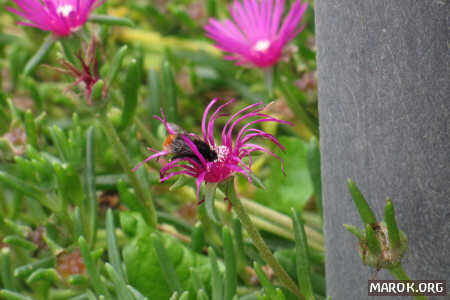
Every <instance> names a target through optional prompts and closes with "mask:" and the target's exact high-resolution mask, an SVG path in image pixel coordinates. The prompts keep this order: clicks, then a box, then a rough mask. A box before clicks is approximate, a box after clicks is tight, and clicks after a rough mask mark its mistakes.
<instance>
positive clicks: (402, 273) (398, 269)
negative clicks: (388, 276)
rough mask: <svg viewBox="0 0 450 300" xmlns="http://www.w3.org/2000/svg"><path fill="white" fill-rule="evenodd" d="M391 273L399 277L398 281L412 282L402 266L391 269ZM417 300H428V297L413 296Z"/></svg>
mask: <svg viewBox="0 0 450 300" xmlns="http://www.w3.org/2000/svg"><path fill="white" fill-rule="evenodd" d="M389 271H390V272H391V273H392V274H393V275H394V276H395V277H397V279H398V280H404V281H411V278H409V276H408V274H406V271H405V269H403V267H402V265H398V266H397V267H393V268H390V269H389ZM412 296H413V297H414V299H416V300H428V297H426V296H422V295H412Z"/></svg>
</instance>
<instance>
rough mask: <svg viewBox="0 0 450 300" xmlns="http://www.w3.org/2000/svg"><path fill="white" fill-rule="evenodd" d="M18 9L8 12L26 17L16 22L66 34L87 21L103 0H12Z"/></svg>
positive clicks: (59, 34)
mask: <svg viewBox="0 0 450 300" xmlns="http://www.w3.org/2000/svg"><path fill="white" fill-rule="evenodd" d="M12 1H13V2H14V3H16V5H17V6H18V7H19V9H15V8H13V7H6V9H7V10H9V11H10V12H12V13H14V14H16V15H18V16H21V17H22V18H25V19H27V20H28V21H22V22H19V23H18V24H21V25H25V26H31V27H36V28H39V29H42V30H44V31H51V32H52V33H53V34H55V35H56V36H61V37H63V36H68V35H70V34H71V33H72V32H74V31H76V30H77V29H79V28H80V27H81V26H83V24H84V23H85V22H86V21H87V18H88V17H89V14H90V13H91V12H92V11H93V10H94V9H96V8H97V7H99V6H100V5H102V4H103V2H104V0H42V1H41V0H12Z"/></svg>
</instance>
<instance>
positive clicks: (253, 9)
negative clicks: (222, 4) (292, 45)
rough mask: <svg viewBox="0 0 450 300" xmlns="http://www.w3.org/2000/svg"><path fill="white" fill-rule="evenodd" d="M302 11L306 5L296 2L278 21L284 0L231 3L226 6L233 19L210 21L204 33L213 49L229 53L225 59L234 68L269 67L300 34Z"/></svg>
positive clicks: (251, 0)
mask: <svg viewBox="0 0 450 300" xmlns="http://www.w3.org/2000/svg"><path fill="white" fill-rule="evenodd" d="M306 8H307V3H303V4H302V3H301V2H300V0H296V1H295V3H294V5H293V6H292V8H291V10H290V11H289V13H288V14H287V15H286V17H285V18H284V21H282V20H281V19H282V15H283V11H284V0H275V1H273V0H244V1H243V3H241V2H239V1H237V0H235V1H234V4H233V5H230V7H229V10H230V13H231V16H232V18H233V20H228V19H227V20H225V21H223V22H219V21H218V20H215V19H212V18H211V19H209V22H208V24H207V25H206V26H205V30H206V33H207V36H208V37H210V38H211V39H213V40H214V41H215V42H216V45H215V46H216V47H217V48H219V49H221V50H223V51H225V52H229V53H230V55H228V56H226V57H225V58H226V59H229V60H235V61H236V64H237V65H242V64H253V65H255V66H257V67H261V68H265V67H270V66H272V65H274V64H275V63H276V62H277V61H278V60H279V59H280V57H281V55H282V50H283V47H284V46H285V45H286V44H287V43H288V42H289V41H291V40H292V39H293V38H294V37H295V36H296V35H297V34H298V33H300V31H302V29H303V27H304V26H299V23H300V21H301V19H302V16H303V14H304V12H305V10H306Z"/></svg>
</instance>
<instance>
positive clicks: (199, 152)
mask: <svg viewBox="0 0 450 300" xmlns="http://www.w3.org/2000/svg"><path fill="white" fill-rule="evenodd" d="M218 102H219V99H214V100H212V101H211V102H210V103H209V104H208V106H207V107H206V109H205V112H204V113H203V118H202V134H203V136H202V137H200V136H198V135H196V134H193V133H187V132H183V130H181V129H180V128H179V127H178V126H177V125H175V124H171V123H168V122H167V120H166V118H165V117H164V114H163V111H162V110H161V117H158V116H155V118H156V119H158V120H159V121H161V122H162V123H163V124H164V126H165V127H166V130H167V132H168V134H169V136H168V138H167V139H166V141H165V143H164V149H163V150H162V151H157V150H153V149H149V150H150V151H152V152H155V153H154V154H152V155H150V156H149V157H147V158H146V159H145V160H144V161H143V162H141V163H140V164H139V165H138V166H136V167H135V168H134V170H137V169H138V168H139V167H140V166H142V165H143V164H145V163H146V162H147V161H149V160H152V159H156V158H158V157H161V156H167V155H171V156H172V158H171V160H170V162H169V163H167V164H166V165H165V166H163V167H162V168H161V169H160V171H159V172H160V177H161V178H160V181H161V182H164V181H166V180H168V179H170V178H172V177H174V176H177V175H187V176H191V177H194V178H196V180H197V184H196V185H197V200H198V201H199V202H200V194H199V193H200V185H201V184H202V182H206V183H219V182H223V181H225V180H227V179H228V178H230V177H231V176H234V175H235V174H238V173H240V174H242V175H244V176H245V177H247V179H248V181H249V182H252V178H251V167H252V154H253V153H254V152H263V153H266V154H268V155H271V156H273V157H275V158H277V159H278V160H280V161H281V163H282V164H281V168H282V169H283V160H282V159H281V157H279V156H278V155H276V154H275V153H273V152H271V151H269V150H268V149H266V148H265V147H263V146H260V145H257V144H254V143H253V142H252V139H254V138H257V137H259V138H265V139H267V140H269V141H271V142H272V143H274V144H275V145H276V146H278V147H279V148H280V149H281V150H284V147H283V145H281V144H280V143H279V142H278V140H277V139H276V138H275V137H274V136H272V135H271V134H269V133H267V132H264V131H263V130H261V129H257V128H253V125H256V124H259V123H266V122H274V123H280V124H286V125H292V124H291V123H290V122H287V121H283V120H279V119H276V118H273V117H271V116H269V115H267V114H265V113H263V112H262V111H263V110H265V109H266V107H267V106H266V105H265V104H264V103H262V102H257V103H254V104H252V105H249V106H247V107H245V108H243V109H241V110H239V111H238V112H236V113H235V114H233V115H231V116H230V118H229V119H228V121H227V122H226V123H225V125H224V127H223V129H222V135H221V140H220V143H216V141H215V139H214V124H215V122H216V120H217V119H218V118H221V117H227V116H229V114H227V113H222V110H223V109H224V108H225V107H226V106H228V105H230V104H231V103H233V102H234V100H233V99H232V100H229V101H227V102H226V103H223V104H221V105H219V107H217V109H216V110H215V111H214V112H213V113H212V114H211V116H209V112H210V110H211V109H212V107H213V106H214V105H215V104H217V103H218ZM208 116H209V120H208ZM244 121H247V122H246V123H245V124H244V125H243V126H242V128H241V129H240V130H239V131H238V132H237V136H236V138H234V139H233V131H234V129H235V128H236V126H237V125H238V124H239V123H242V122H244ZM244 159H245V161H244Z"/></svg>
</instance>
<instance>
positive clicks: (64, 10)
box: [56, 4, 73, 18]
mask: <svg viewBox="0 0 450 300" xmlns="http://www.w3.org/2000/svg"><path fill="white" fill-rule="evenodd" d="M72 11H73V6H72V5H70V4H65V5H60V6H58V8H57V9H56V12H57V13H58V14H60V15H62V16H63V17H65V18H67V17H68V16H69V14H70V13H71V12H72Z"/></svg>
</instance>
